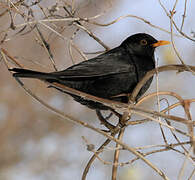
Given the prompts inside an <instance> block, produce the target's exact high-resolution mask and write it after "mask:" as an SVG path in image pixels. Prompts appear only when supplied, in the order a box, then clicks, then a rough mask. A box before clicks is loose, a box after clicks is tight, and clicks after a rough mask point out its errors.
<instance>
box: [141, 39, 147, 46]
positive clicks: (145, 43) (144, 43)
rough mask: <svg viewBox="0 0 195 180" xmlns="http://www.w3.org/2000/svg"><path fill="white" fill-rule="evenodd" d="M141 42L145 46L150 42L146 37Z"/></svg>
mask: <svg viewBox="0 0 195 180" xmlns="http://www.w3.org/2000/svg"><path fill="white" fill-rule="evenodd" d="M140 44H141V45H142V46H145V45H147V44H148V42H147V41H146V40H145V39H142V40H141V41H140Z"/></svg>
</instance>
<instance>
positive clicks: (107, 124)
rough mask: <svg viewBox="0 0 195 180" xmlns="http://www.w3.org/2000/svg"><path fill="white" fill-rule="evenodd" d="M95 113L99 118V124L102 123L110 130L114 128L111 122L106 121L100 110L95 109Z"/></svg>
mask: <svg viewBox="0 0 195 180" xmlns="http://www.w3.org/2000/svg"><path fill="white" fill-rule="evenodd" d="M96 114H97V117H98V119H99V120H100V122H101V124H103V125H104V126H106V127H107V128H108V129H109V130H110V131H111V132H112V131H113V130H114V129H115V126H114V125H112V124H111V123H109V122H108V121H107V119H105V118H104V117H103V115H102V114H101V111H100V110H96ZM108 119H109V118H108Z"/></svg>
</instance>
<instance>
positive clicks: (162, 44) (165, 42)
mask: <svg viewBox="0 0 195 180" xmlns="http://www.w3.org/2000/svg"><path fill="white" fill-rule="evenodd" d="M167 44H170V42H169V41H157V42H156V43H154V44H152V47H158V46H164V45H167Z"/></svg>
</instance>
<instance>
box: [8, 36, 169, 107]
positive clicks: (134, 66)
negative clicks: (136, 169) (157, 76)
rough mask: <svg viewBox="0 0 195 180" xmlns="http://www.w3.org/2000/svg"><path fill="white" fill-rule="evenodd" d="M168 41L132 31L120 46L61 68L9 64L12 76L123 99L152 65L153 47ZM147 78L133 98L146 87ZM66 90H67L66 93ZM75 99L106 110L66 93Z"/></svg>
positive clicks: (126, 100) (125, 101)
mask: <svg viewBox="0 0 195 180" xmlns="http://www.w3.org/2000/svg"><path fill="white" fill-rule="evenodd" d="M166 44H169V42H168V41H157V40H156V39H155V38H153V37H152V36H150V35H148V34H144V33H139V34H134V35H132V36H130V37H128V38H127V39H126V40H124V41H123V42H122V43H121V45H120V46H118V47H116V48H114V49H112V50H110V51H107V52H105V53H104V54H101V55H99V56H97V57H95V58H92V59H90V60H87V61H83V62H81V63H79V64H76V65H73V66H71V67H69V68H67V69H65V70H63V71H57V72H51V73H44V72H37V71H32V70H27V69H20V68H13V69H10V71H13V72H15V73H14V74H13V76H14V77H21V78H36V79H40V80H43V81H46V82H49V83H54V82H57V83H59V84H63V85H65V86H68V87H71V88H74V89H76V90H79V91H82V92H85V93H88V94H91V95H94V96H97V97H101V98H105V99H110V100H115V101H120V102H123V103H127V102H128V97H127V94H129V93H132V91H133V89H134V88H135V86H136V85H137V83H138V82H139V81H140V80H141V79H142V78H143V77H144V75H145V74H146V73H147V72H148V71H150V70H152V69H154V68H155V59H154V50H155V48H156V47H158V46H161V45H166ZM152 79H153V78H151V79H149V80H148V81H147V82H146V84H145V85H144V86H143V87H142V89H141V91H140V92H139V94H138V96H137V99H138V98H139V97H140V96H141V95H142V94H143V93H145V91H146V90H147V89H148V88H149V86H150V84H151V82H152ZM68 94H70V93H68ZM70 95H71V96H72V97H73V98H74V100H75V101H77V102H79V103H81V104H83V105H86V106H88V107H89V108H92V109H96V110H108V109H109V108H108V107H106V106H104V105H103V104H101V103H98V102H94V101H91V100H86V99H83V98H82V97H80V96H77V95H74V94H70Z"/></svg>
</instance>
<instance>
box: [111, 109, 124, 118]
mask: <svg viewBox="0 0 195 180" xmlns="http://www.w3.org/2000/svg"><path fill="white" fill-rule="evenodd" d="M110 111H111V112H112V113H113V114H114V115H115V116H117V117H118V118H119V119H120V118H121V117H122V115H121V114H120V113H118V112H117V111H115V110H114V109H112V108H110Z"/></svg>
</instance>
